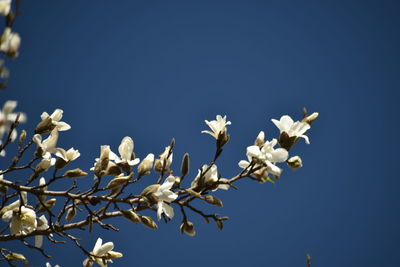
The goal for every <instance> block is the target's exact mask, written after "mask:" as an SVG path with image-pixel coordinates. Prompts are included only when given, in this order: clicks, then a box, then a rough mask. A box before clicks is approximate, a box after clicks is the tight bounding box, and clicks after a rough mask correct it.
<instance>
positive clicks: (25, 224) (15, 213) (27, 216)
mask: <svg viewBox="0 0 400 267" xmlns="http://www.w3.org/2000/svg"><path fill="white" fill-rule="evenodd" d="M18 204H19V203H18ZM11 205H12V204H11ZM20 211H21V212H20ZM2 219H3V221H5V222H8V221H10V220H11V223H10V230H11V234H12V235H21V234H22V235H25V234H28V233H30V232H32V231H34V230H35V229H36V226H37V222H36V213H35V211H34V210H33V209H31V208H27V207H25V206H22V207H21V209H20V208H19V206H17V207H15V208H13V209H11V210H8V211H6V212H5V213H4V214H3V216H2Z"/></svg>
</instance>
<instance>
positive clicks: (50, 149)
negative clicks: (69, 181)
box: [33, 109, 80, 173]
mask: <svg viewBox="0 0 400 267" xmlns="http://www.w3.org/2000/svg"><path fill="white" fill-rule="evenodd" d="M62 116H63V110H62V109H55V110H54V112H53V113H52V114H51V115H49V114H48V113H47V112H43V113H42V115H41V116H40V118H41V119H42V121H41V122H40V123H39V124H38V126H37V128H36V132H37V134H35V135H34V136H33V141H34V142H35V143H36V145H37V154H38V155H39V156H40V157H41V158H42V160H41V161H40V162H39V163H38V165H37V166H36V171H37V172H39V173H40V172H43V171H47V170H48V169H49V168H50V167H52V166H54V165H56V168H58V169H60V168H63V167H65V165H67V164H68V163H69V162H71V161H73V160H75V159H77V158H78V157H79V156H80V153H79V151H78V150H75V149H74V148H73V147H72V148H70V149H69V150H67V151H66V150H65V149H63V148H57V142H58V137H59V131H67V130H69V129H71V126H70V125H69V124H67V123H66V122H63V121H60V120H61V119H62ZM48 132H50V134H49V135H48V137H47V138H46V139H44V140H43V137H42V135H43V134H46V133H48ZM52 156H55V157H54V158H53V157H52Z"/></svg>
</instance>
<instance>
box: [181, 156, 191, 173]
mask: <svg viewBox="0 0 400 267" xmlns="http://www.w3.org/2000/svg"><path fill="white" fill-rule="evenodd" d="M189 168H190V160H189V154H188V153H186V154H185V155H183V159H182V165H181V174H182V177H185V176H186V175H187V174H188V173H189Z"/></svg>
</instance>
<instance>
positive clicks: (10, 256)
mask: <svg viewBox="0 0 400 267" xmlns="http://www.w3.org/2000/svg"><path fill="white" fill-rule="evenodd" d="M5 258H6V259H7V260H9V261H26V258H25V256H24V255H22V254H20V253H14V252H11V253H10V254H7V255H6V256H5Z"/></svg>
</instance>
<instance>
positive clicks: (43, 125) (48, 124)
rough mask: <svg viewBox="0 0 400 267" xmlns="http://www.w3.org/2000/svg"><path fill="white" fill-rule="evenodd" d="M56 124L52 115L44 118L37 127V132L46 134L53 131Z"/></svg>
mask: <svg viewBox="0 0 400 267" xmlns="http://www.w3.org/2000/svg"><path fill="white" fill-rule="evenodd" d="M55 127H56V126H55V125H54V124H53V120H52V118H50V117H47V118H46V119H44V120H42V121H41V122H40V123H39V124H38V125H37V126H36V129H35V133H36V134H44V133H49V132H51V131H52V130H53V129H54V128H55Z"/></svg>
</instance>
